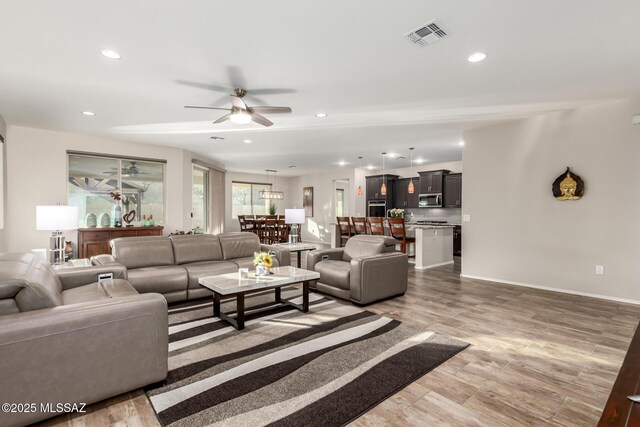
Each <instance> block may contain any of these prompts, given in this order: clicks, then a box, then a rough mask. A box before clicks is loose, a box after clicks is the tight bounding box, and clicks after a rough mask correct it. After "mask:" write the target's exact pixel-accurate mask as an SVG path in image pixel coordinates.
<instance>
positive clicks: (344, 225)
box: [336, 216, 351, 246]
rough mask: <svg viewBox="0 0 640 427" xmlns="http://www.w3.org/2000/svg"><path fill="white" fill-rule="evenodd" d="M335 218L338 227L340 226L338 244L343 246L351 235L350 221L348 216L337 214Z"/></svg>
mask: <svg viewBox="0 0 640 427" xmlns="http://www.w3.org/2000/svg"><path fill="white" fill-rule="evenodd" d="M336 219H337V221H338V227H340V246H344V245H345V242H346V241H347V240H349V237H351V222H350V221H349V217H348V216H338V217H336ZM343 240H344V241H343Z"/></svg>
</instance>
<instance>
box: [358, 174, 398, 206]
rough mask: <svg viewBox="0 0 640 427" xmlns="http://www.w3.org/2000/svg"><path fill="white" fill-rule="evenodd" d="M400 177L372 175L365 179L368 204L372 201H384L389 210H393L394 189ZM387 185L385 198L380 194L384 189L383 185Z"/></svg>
mask: <svg viewBox="0 0 640 427" xmlns="http://www.w3.org/2000/svg"><path fill="white" fill-rule="evenodd" d="M398 178H399V177H398V175H372V176H367V177H365V180H366V189H367V203H368V202H369V201H371V200H384V201H385V202H386V204H387V209H391V208H392V207H393V202H394V200H393V195H394V191H393V190H394V187H395V185H396V184H395V183H396V180H397V179H398ZM383 183H385V184H386V185H387V195H386V196H383V195H382V194H381V193H380V188H382V184H383Z"/></svg>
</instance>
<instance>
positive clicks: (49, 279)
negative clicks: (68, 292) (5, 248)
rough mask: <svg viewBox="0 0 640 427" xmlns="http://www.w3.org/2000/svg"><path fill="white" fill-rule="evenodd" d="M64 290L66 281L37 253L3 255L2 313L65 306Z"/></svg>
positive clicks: (0, 256)
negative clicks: (63, 300)
mask: <svg viewBox="0 0 640 427" xmlns="http://www.w3.org/2000/svg"><path fill="white" fill-rule="evenodd" d="M61 292H62V284H61V283H60V279H59V278H58V276H57V275H56V274H55V272H54V271H53V268H52V267H51V266H50V265H49V264H47V263H44V262H43V261H42V260H40V259H39V258H38V257H37V256H34V255H32V254H24V253H2V254H0V299H2V303H1V304H0V314H8V313H10V312H15V311H16V309H17V310H19V311H31V310H39V309H42V308H50V307H56V306H58V305H62V296H61ZM11 300H13V302H12V301H11Z"/></svg>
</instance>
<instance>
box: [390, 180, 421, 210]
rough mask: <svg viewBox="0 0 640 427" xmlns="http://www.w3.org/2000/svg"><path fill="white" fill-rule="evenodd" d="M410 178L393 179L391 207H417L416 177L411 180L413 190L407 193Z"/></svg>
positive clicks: (417, 184) (417, 185)
mask: <svg viewBox="0 0 640 427" xmlns="http://www.w3.org/2000/svg"><path fill="white" fill-rule="evenodd" d="M410 181H411V180H410V178H400V179H398V180H396V181H395V185H394V187H393V207H394V208H397V209H415V208H417V207H418V191H420V189H419V188H418V187H419V183H418V180H417V179H414V180H413V185H414V191H413V194H410V193H409V182H410Z"/></svg>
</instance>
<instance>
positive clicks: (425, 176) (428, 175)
mask: <svg viewBox="0 0 640 427" xmlns="http://www.w3.org/2000/svg"><path fill="white" fill-rule="evenodd" d="M448 173H449V171H448V170H446V169H441V170H436V171H428V172H418V174H419V175H420V194H429V193H442V187H443V178H444V176H445V175H446V174H448Z"/></svg>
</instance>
